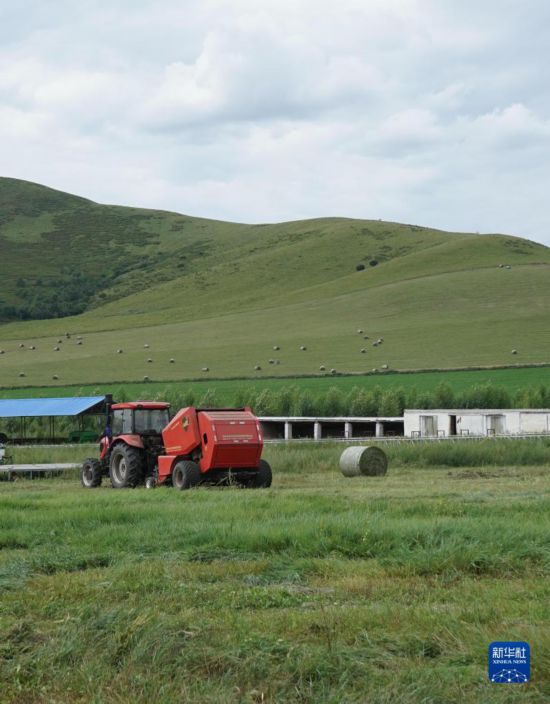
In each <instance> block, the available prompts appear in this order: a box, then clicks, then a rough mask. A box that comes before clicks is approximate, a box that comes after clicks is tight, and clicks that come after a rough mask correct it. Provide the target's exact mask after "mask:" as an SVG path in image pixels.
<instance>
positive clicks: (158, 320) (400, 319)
mask: <svg viewBox="0 0 550 704" xmlns="http://www.w3.org/2000/svg"><path fill="white" fill-rule="evenodd" d="M0 261H1V262H2V272H1V273H2V276H1V277H0V315H2V320H3V321H4V322H3V323H2V324H0V349H3V350H4V354H2V355H0V385H3V386H11V385H18V384H19V385H38V384H49V383H51V384H54V383H59V384H61V383H65V384H67V383H85V382H95V381H114V380H139V379H142V378H143V377H144V376H145V375H147V376H149V377H150V378H151V379H154V380H170V379H183V378H196V377H198V376H201V375H203V376H209V375H211V376H215V377H228V376H262V375H267V374H269V375H280V376H284V375H293V374H313V373H319V372H320V367H321V366H324V367H325V368H326V370H327V372H328V371H330V369H331V368H334V369H337V370H338V371H341V372H365V371H369V370H371V369H373V368H377V369H380V368H382V367H383V366H385V365H387V366H388V367H389V368H396V369H418V368H447V367H466V366H480V365H505V364H512V363H540V362H549V361H550V359H549V355H548V349H550V326H549V325H548V311H549V304H550V276H549V274H550V250H549V249H548V248H547V247H544V246H542V245H539V244H536V243H533V242H530V241H528V240H524V239H520V238H516V237H509V236H503V235H473V234H462V233H446V232H441V231H438V230H432V229H429V228H423V227H418V226H415V225H402V224H396V223H388V222H381V221H370V220H352V219H346V218H323V219H316V220H306V221H297V222H289V223H281V224H275V225H242V224H237V223H226V222H219V221H214V220H206V219H202V218H194V217H188V216H184V215H178V214H176V213H168V212H163V211H152V210H143V209H139V208H124V207H119V206H105V205H98V204H96V203H93V202H91V201H88V200H85V199H83V198H78V197H75V196H71V195H68V194H65V193H60V192H58V191H54V190H52V189H49V188H45V187H43V186H39V185H36V184H31V183H27V182H24V181H17V180H14V179H6V178H4V179H0ZM501 265H504V266H501ZM360 266H364V269H362V270H359V271H358V270H357V268H358V267H360ZM507 267H509V268H507ZM66 314H72V315H71V317H57V316H65V315H66ZM16 318H17V319H16ZM21 318H22V320H21ZM32 318H35V319H32ZM10 319H11V320H10ZM359 329H361V330H363V331H364V332H363V334H358V333H357V330H359ZM65 332H69V333H72V336H71V338H66V337H65V336H64V333H65ZM77 334H80V335H82V337H83V340H82V341H77V340H75V336H76V335H77ZM365 335H368V338H369V339H364V336H365ZM379 338H383V342H382V343H381V344H380V345H378V346H376V347H375V346H373V342H375V341H376V340H378V339H379ZM58 340H63V342H61V343H58V342H57V341H58ZM77 342H82V344H80V345H79V344H77ZM20 345H24V347H20ZM144 345H149V347H148V348H145V347H144ZM31 346H33V347H35V349H33V350H31V349H30V347H31ZM274 346H278V347H280V349H279V350H274V349H273V347H274ZM301 346H304V347H306V348H307V349H306V350H301V349H300V347H301ZM55 347H59V348H60V349H59V351H57V350H55V349H54V348H55ZM118 349H122V350H123V352H122V353H120V354H117V350H118ZM362 349H365V350H366V352H361V350H362ZM512 349H515V350H517V354H515V355H512V354H511V351H512ZM148 359H152V361H151V362H148ZM170 359H174V362H171V361H170ZM270 360H271V363H270ZM276 362H277V363H276ZM256 366H260V367H261V369H260V370H255V367H256ZM204 367H208V368H209V371H208V372H202V371H201V369H202V368H204ZM20 374H24V375H25V376H20ZM54 375H56V376H58V377H59V380H56V381H54V380H53V379H52V377H53V376H54Z"/></svg>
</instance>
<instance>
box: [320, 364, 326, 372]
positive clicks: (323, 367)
mask: <svg viewBox="0 0 550 704" xmlns="http://www.w3.org/2000/svg"><path fill="white" fill-rule="evenodd" d="M325 370H326V367H325V365H324V364H321V366H320V367H319V371H320V372H324V371H325Z"/></svg>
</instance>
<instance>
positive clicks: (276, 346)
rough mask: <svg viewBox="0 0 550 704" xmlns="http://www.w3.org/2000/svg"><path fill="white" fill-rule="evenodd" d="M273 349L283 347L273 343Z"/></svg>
mask: <svg viewBox="0 0 550 704" xmlns="http://www.w3.org/2000/svg"><path fill="white" fill-rule="evenodd" d="M273 349H274V350H280V349H281V348H280V347H279V345H273Z"/></svg>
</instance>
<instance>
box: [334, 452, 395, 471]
mask: <svg viewBox="0 0 550 704" xmlns="http://www.w3.org/2000/svg"><path fill="white" fill-rule="evenodd" d="M340 471H341V472H342V474H343V475H344V477H360V476H363V477H380V476H383V475H384V474H386V472H387V471H388V458H387V457H386V453H385V452H383V450H381V449H380V448H379V447H374V446H369V447H364V446H355V447H346V449H345V450H344V451H343V452H342V454H341V455H340Z"/></svg>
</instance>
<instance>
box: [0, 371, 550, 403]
mask: <svg viewBox="0 0 550 704" xmlns="http://www.w3.org/2000/svg"><path fill="white" fill-rule="evenodd" d="M442 382H444V383H446V384H449V386H450V387H451V388H452V389H453V391H457V392H458V391H463V390H465V389H467V388H468V387H470V386H474V385H476V384H486V383H488V382H490V383H491V384H494V385H495V386H502V387H503V388H505V389H507V390H508V391H511V392H515V391H518V390H522V389H525V388H529V387H538V386H540V385H541V384H544V385H546V386H550V366H548V367H536V368H533V367H526V368H509V369H486V370H485V369H484V370H478V371H447V372H415V373H411V374H392V373H388V374H376V375H369V376H336V377H332V376H330V377H305V378H304V377H302V378H283V379H210V380H206V379H205V380H203V381H173V382H146V383H144V382H139V383H135V382H134V383H132V382H125V383H113V384H90V385H83V386H59V387H56V388H55V389H54V388H52V387H40V386H38V387H26V388H0V398H33V397H39V398H40V397H47V396H77V395H80V396H83V395H96V394H97V395H101V394H106V393H112V394H114V396H115V398H117V394H118V396H120V392H121V390H122V391H123V393H124V394H126V397H127V399H146V398H163V397H165V396H166V395H167V392H170V390H178V391H181V392H183V391H192V392H193V393H194V394H195V396H196V398H197V399H200V398H201V397H203V396H204V395H205V394H206V392H207V391H208V390H212V391H213V392H214V393H215V395H216V398H217V399H218V401H219V403H222V404H233V403H235V398H236V397H237V395H238V394H239V392H242V391H246V390H250V389H255V390H258V391H260V390H262V389H272V390H274V391H278V390H281V389H284V388H288V387H291V386H293V387H298V388H300V389H304V390H306V389H307V390H308V391H311V392H312V393H313V394H318V393H323V392H325V391H327V390H328V389H330V388H331V387H337V388H339V389H341V390H342V391H343V392H348V391H351V389H353V388H354V387H360V388H364V389H372V388H374V387H376V386H379V387H380V388H382V389H391V388H398V387H402V388H404V389H412V388H416V389H418V391H419V392H424V391H433V390H434V389H435V388H436V387H437V386H438V384H441V383H442Z"/></svg>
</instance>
